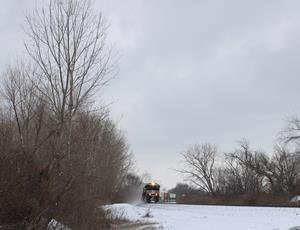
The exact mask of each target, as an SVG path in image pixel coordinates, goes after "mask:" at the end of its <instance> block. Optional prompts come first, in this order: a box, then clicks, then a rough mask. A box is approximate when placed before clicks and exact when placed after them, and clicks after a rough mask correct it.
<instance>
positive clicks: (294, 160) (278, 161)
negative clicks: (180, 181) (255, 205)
mask: <svg viewBox="0 0 300 230" xmlns="http://www.w3.org/2000/svg"><path fill="white" fill-rule="evenodd" d="M298 127H299V121H298V119H292V120H290V121H289V123H288V128H287V129H285V130H284V132H283V134H284V135H283V138H281V140H280V141H278V142H279V143H281V144H277V145H275V147H274V150H273V152H271V153H267V152H264V151H259V150H254V149H252V148H251V147H250V145H249V143H248V142H247V141H245V140H243V141H240V142H239V146H238V147H237V148H236V149H235V150H234V151H232V152H229V153H219V152H218V151H217V147H216V146H215V145H213V144H209V143H205V144H202V145H194V146H191V147H189V148H187V150H185V151H184V152H183V153H182V162H183V164H184V165H183V167H182V168H181V169H179V170H178V171H179V172H180V173H182V174H183V176H184V178H185V179H186V181H189V182H191V183H192V184H193V185H194V186H196V187H197V188H199V189H200V190H201V191H203V192H205V193H206V194H211V195H214V196H216V195H245V194H252V195H253V196H255V195H257V194H270V195H286V196H287V197H289V196H292V195H295V194H297V193H299V192H300V183H299V179H300V177H299V176H300V155H299V140H300V138H299V134H300V129H299V128H298Z"/></svg>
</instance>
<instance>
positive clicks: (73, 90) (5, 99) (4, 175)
mask: <svg viewBox="0 0 300 230" xmlns="http://www.w3.org/2000/svg"><path fill="white" fill-rule="evenodd" d="M25 31H26V34H27V36H28V37H27V40H26V42H25V44H26V45H25V46H26V50H27V51H28V54H29V55H28V56H27V57H25V58H24V60H22V61H20V62H19V63H18V64H15V65H12V66H10V67H9V68H8V69H7V71H6V72H5V73H4V76H3V78H4V81H3V82H2V87H1V95H2V101H1V110H0V130H1V132H0V175H1V177H0V207H1V210H0V226H1V229H28V230H29V229H47V226H48V224H49V222H50V221H51V220H52V219H56V220H57V221H59V222H61V223H63V224H64V225H65V226H68V227H71V228H72V229H99V228H101V226H102V228H104V227H105V225H106V224H108V223H106V222H105V220H104V214H103V211H101V210H100V209H99V205H101V204H104V203H106V202H110V201H111V200H112V199H113V198H114V194H116V193H117V192H118V191H119V190H120V188H121V187H122V186H123V178H125V177H126V175H127V172H128V170H129V168H130V167H131V157H130V154H129V153H128V145H127V142H126V139H125V138H124V136H123V135H122V133H121V132H120V130H119V129H118V128H117V125H116V124H115V123H114V122H113V121H112V120H111V119H110V118H109V112H108V111H106V110H105V109H97V110H95V106H93V104H92V101H93V98H94V97H93V96H94V94H95V93H96V92H97V91H99V90H101V88H102V87H103V86H104V85H105V84H106V83H107V82H108V81H109V80H110V79H111V77H112V72H113V70H114V68H113V63H112V61H111V55H112V54H111V49H110V47H108V46H107V42H106V32H107V25H106V23H105V21H104V19H103V17H102V15H101V14H97V13H95V12H94V11H93V10H92V5H91V2H90V1H89V0H84V1H81V0H80V1H79V0H66V1H60V0H51V1H50V3H49V5H48V6H47V7H44V8H43V9H41V10H36V11H34V13H33V14H32V15H30V16H28V17H27V25H26V26H25ZM101 213H102V214H103V215H101ZM106 227H107V226H106Z"/></svg>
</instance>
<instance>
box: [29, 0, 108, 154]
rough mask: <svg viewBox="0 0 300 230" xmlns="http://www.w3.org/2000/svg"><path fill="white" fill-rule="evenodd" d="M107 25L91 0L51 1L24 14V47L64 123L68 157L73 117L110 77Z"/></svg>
mask: <svg viewBox="0 0 300 230" xmlns="http://www.w3.org/2000/svg"><path fill="white" fill-rule="evenodd" d="M107 28H108V26H107V24H106V23H105V20H104V18H103V16H102V14H101V13H100V14H99V13H95V12H93V9H92V5H91V1H90V0H83V1H79V0H66V1H61V0H50V4H49V6H48V8H46V7H45V8H43V9H42V10H35V11H34V13H33V14H32V15H31V16H27V27H26V28H25V32H26V34H27V35H28V40H27V41H26V42H25V46H26V49H27V51H28V54H29V55H30V57H31V58H32V60H33V61H34V63H35V64H36V66H37V69H36V72H37V74H36V76H38V78H37V79H34V82H36V84H37V86H38V87H37V88H38V89H39V91H40V93H41V94H42V95H43V97H45V98H46V99H47V100H46V101H47V103H49V107H50V108H51V110H52V111H53V112H54V113H55V116H56V119H57V121H58V122H60V123H61V124H62V125H64V126H65V127H66V135H67V136H68V141H67V145H68V149H67V152H68V155H69V154H70V152H71V143H70V142H71V139H72V138H71V135H72V119H73V117H74V115H75V114H76V112H77V111H78V110H79V109H80V108H81V107H82V106H83V105H84V104H86V103H87V102H88V101H89V99H90V98H91V96H92V95H93V94H94V93H96V92H97V91H98V90H99V87H102V86H104V85H105V84H106V83H107V82H108V81H109V80H110V77H109V76H111V75H109V74H110V73H111V72H112V70H113V69H114V68H113V64H112V62H111V49H110V47H108V45H107V44H106V31H107ZM36 80H37V81H36Z"/></svg>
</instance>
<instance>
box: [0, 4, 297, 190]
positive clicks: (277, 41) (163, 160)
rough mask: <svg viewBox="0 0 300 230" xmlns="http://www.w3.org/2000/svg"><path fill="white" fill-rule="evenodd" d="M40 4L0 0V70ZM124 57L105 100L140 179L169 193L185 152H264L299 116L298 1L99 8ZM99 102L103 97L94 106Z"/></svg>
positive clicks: (19, 43)
mask: <svg viewBox="0 0 300 230" xmlns="http://www.w3.org/2000/svg"><path fill="white" fill-rule="evenodd" d="M36 2H41V1H37V0H26V1H25V0H0V3H1V7H0V51H1V55H0V70H1V72H2V71H3V70H4V68H5V66H6V65H7V64H8V63H9V62H12V61H13V60H14V58H15V57H16V56H17V55H21V53H22V50H23V48H22V36H23V35H22V34H23V32H22V30H21V27H20V26H21V24H22V23H23V21H24V15H25V14H26V13H28V12H30V11H31V10H32V9H33V6H34V5H35V3H36ZM95 9H97V10H101V11H102V12H103V14H104V16H105V17H106V19H107V20H108V21H109V22H110V24H111V27H110V31H109V32H110V33H109V42H110V43H113V44H115V47H116V48H117V49H118V50H119V53H120V54H121V59H120V61H119V68H120V71H119V74H118V76H117V78H116V79H115V80H114V81H112V82H111V84H110V86H109V87H108V88H106V89H105V91H104V92H103V93H102V94H101V95H102V100H104V101H105V102H106V103H110V102H113V104H112V105H111V110H112V116H113V118H114V119H115V120H117V121H119V125H120V127H121V128H122V129H123V130H124V133H125V134H126V136H127V138H128V141H129V144H130V146H131V150H132V152H133V153H134V156H135V160H136V165H137V168H138V169H139V172H141V173H143V172H149V173H150V174H151V175H152V176H153V179H155V180H157V181H158V182H160V183H162V185H163V187H166V188H171V187H173V186H175V184H176V182H178V181H182V178H181V177H180V176H179V175H177V173H176V172H174V171H173V170H172V169H171V168H176V167H178V163H179V153H180V152H181V151H182V150H184V149H185V148H186V147H187V146H188V145H191V144H194V143H202V142H212V143H215V144H217V145H218V146H219V150H220V151H229V150H232V149H234V148H235V147H236V146H237V143H236V141H237V140H240V139H241V138H247V139H248V140H249V141H250V143H251V145H252V146H253V147H255V148H259V149H265V150H268V151H270V150H271V149H272V145H273V144H274V140H275V139H276V137H277V134H278V131H280V129H282V128H283V127H284V125H285V121H284V119H285V118H286V117H288V116H290V115H295V114H300V100H299V99H300V91H299V88H300V14H299V12H300V1H296V0H295V1H273V0H272V1H271V0H269V1H260V0H252V1H240V0H236V1H233V0H226V1H225V0H224V1H200V0H194V1H192V0H181V1H179V0H176V1H175V0H160V1H159V0H152V1H149V0H127V1H122V0H118V1H117V0H102V1H100V0H95ZM99 100H100V99H99Z"/></svg>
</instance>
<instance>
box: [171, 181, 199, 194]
mask: <svg viewBox="0 0 300 230" xmlns="http://www.w3.org/2000/svg"><path fill="white" fill-rule="evenodd" d="M168 192H170V193H175V194H176V196H177V197H181V196H182V195H183V194H184V195H199V194H203V193H204V191H202V190H199V189H197V188H195V187H192V186H190V185H188V184H185V183H177V184H176V186H175V187H174V188H172V189H170V190H169V191H168Z"/></svg>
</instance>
